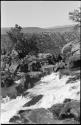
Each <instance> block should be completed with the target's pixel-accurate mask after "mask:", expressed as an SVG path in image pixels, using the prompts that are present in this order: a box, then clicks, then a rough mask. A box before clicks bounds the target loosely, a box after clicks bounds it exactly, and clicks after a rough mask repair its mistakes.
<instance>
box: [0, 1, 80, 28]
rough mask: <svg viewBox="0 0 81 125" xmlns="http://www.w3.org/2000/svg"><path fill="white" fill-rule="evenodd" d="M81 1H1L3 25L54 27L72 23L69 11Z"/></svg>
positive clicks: (75, 7) (78, 5)
mask: <svg viewBox="0 0 81 125" xmlns="http://www.w3.org/2000/svg"><path fill="white" fill-rule="evenodd" d="M78 7H80V1H1V27H14V26H15V24H18V25H20V26H22V27H42V28H44V27H54V26H63V25H71V24H73V22H72V21H71V20H69V16H68V13H69V12H70V11H73V10H74V9H77V8H78Z"/></svg>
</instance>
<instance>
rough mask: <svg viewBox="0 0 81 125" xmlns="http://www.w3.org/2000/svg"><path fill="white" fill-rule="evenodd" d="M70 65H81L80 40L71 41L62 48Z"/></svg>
mask: <svg viewBox="0 0 81 125" xmlns="http://www.w3.org/2000/svg"><path fill="white" fill-rule="evenodd" d="M62 54H65V55H66V62H67V63H68V66H69V67H80V41H76V40H75V41H71V42H69V43H67V44H66V45H65V46H64V47H63V48H62Z"/></svg>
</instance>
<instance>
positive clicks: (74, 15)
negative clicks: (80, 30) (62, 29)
mask: <svg viewBox="0 0 81 125" xmlns="http://www.w3.org/2000/svg"><path fill="white" fill-rule="evenodd" d="M69 18H70V19H71V20H72V21H74V22H76V23H78V26H81V7H79V9H75V10H74V11H73V12H69Z"/></svg>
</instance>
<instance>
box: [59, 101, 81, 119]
mask: <svg viewBox="0 0 81 125" xmlns="http://www.w3.org/2000/svg"><path fill="white" fill-rule="evenodd" d="M59 118H60V119H65V118H74V119H75V120H77V121H79V120H80V102H79V101H75V100H72V101H70V102H66V103H65V104H64V107H63V108H62V109H61V112H60V114H59Z"/></svg>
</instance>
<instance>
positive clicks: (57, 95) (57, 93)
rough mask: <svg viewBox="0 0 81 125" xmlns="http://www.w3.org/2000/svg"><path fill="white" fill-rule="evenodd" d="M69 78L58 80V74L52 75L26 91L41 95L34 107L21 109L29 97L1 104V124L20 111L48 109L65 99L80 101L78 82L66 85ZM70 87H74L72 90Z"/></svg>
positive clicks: (7, 121) (64, 77)
mask: <svg viewBox="0 0 81 125" xmlns="http://www.w3.org/2000/svg"><path fill="white" fill-rule="evenodd" d="M69 78H70V76H63V77H62V78H61V79H59V73H52V74H51V75H48V76H45V77H43V78H42V79H41V80H40V82H41V84H39V85H36V86H35V87H34V88H32V89H29V90H27V92H29V93H30V94H29V95H30V96H31V95H34V96H35V95H43V98H42V99H41V100H39V102H37V103H36V104H35V105H33V106H29V107H23V105H24V104H25V103H27V102H28V101H30V100H31V98H30V96H27V97H22V96H20V97H17V98H16V99H13V100H9V101H8V102H5V103H2V104H1V123H6V124H7V123H9V120H10V118H12V117H13V116H14V115H16V114H17V112H18V111H19V110H21V109H23V110H26V109H36V108H45V109H47V108H50V107H51V106H52V105H54V104H57V103H63V101H64V100H65V99H66V98H70V99H75V100H80V94H77V92H80V80H78V81H76V82H75V83H68V84H66V82H67V80H68V79H69ZM72 87H75V89H73V88H72Z"/></svg>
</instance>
